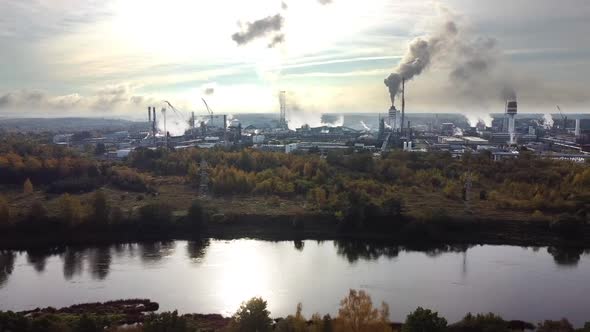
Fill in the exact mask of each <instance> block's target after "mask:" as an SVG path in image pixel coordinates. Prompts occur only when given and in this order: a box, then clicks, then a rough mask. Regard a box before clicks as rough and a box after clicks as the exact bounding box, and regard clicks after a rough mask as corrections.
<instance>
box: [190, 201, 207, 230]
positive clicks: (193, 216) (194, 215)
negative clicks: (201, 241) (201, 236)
mask: <svg viewBox="0 0 590 332" xmlns="http://www.w3.org/2000/svg"><path fill="white" fill-rule="evenodd" d="M187 219H188V222H189V224H190V225H191V226H193V227H197V228H198V227H201V226H202V225H203V222H204V221H205V209H204V208H203V205H202V204H201V202H199V201H196V200H195V201H193V203H192V204H191V206H190V207H189V209H188V214H187Z"/></svg>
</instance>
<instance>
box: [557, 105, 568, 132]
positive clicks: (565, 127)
mask: <svg viewBox="0 0 590 332" xmlns="http://www.w3.org/2000/svg"><path fill="white" fill-rule="evenodd" d="M557 110H558V111H559V115H560V116H561V118H562V119H563V130H564V131H567V116H565V115H564V114H563V112H562V111H561V107H559V105H557Z"/></svg>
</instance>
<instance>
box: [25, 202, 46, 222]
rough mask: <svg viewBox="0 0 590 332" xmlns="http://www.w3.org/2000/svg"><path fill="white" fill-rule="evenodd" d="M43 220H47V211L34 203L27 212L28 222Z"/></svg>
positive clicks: (41, 204)
mask: <svg viewBox="0 0 590 332" xmlns="http://www.w3.org/2000/svg"><path fill="white" fill-rule="evenodd" d="M45 218H47V209H45V206H43V203H41V202H39V201H34V202H33V204H32V205H31V209H30V210H29V220H31V221H41V220H43V219H45Z"/></svg>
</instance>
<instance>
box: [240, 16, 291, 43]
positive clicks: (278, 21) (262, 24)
mask: <svg viewBox="0 0 590 332" xmlns="http://www.w3.org/2000/svg"><path fill="white" fill-rule="evenodd" d="M283 22H284V18H283V16H282V15H281V14H276V15H274V16H267V17H265V18H263V19H260V20H257V21H254V22H250V23H247V24H246V27H245V29H243V30H242V31H241V32H236V33H234V34H233V35H232V37H231V38H232V39H233V40H234V41H235V42H236V43H237V44H238V45H245V44H248V43H250V42H251V41H253V40H255V39H257V38H260V37H264V36H266V35H268V34H270V33H272V32H278V31H281V29H282V27H283ZM276 38H277V36H275V37H274V38H273V41H272V42H271V44H270V45H273V44H274V43H275V39H276ZM281 41H282V37H281Z"/></svg>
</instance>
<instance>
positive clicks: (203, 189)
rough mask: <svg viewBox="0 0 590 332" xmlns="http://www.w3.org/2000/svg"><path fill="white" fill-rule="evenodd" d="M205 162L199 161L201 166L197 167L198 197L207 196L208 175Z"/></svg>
mask: <svg viewBox="0 0 590 332" xmlns="http://www.w3.org/2000/svg"><path fill="white" fill-rule="evenodd" d="M207 168H208V167H207V161H205V159H203V160H201V164H200V165H199V171H200V173H201V175H200V177H201V178H200V181H199V195H201V196H203V197H204V196H207V194H209V173H208V172H207Z"/></svg>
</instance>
